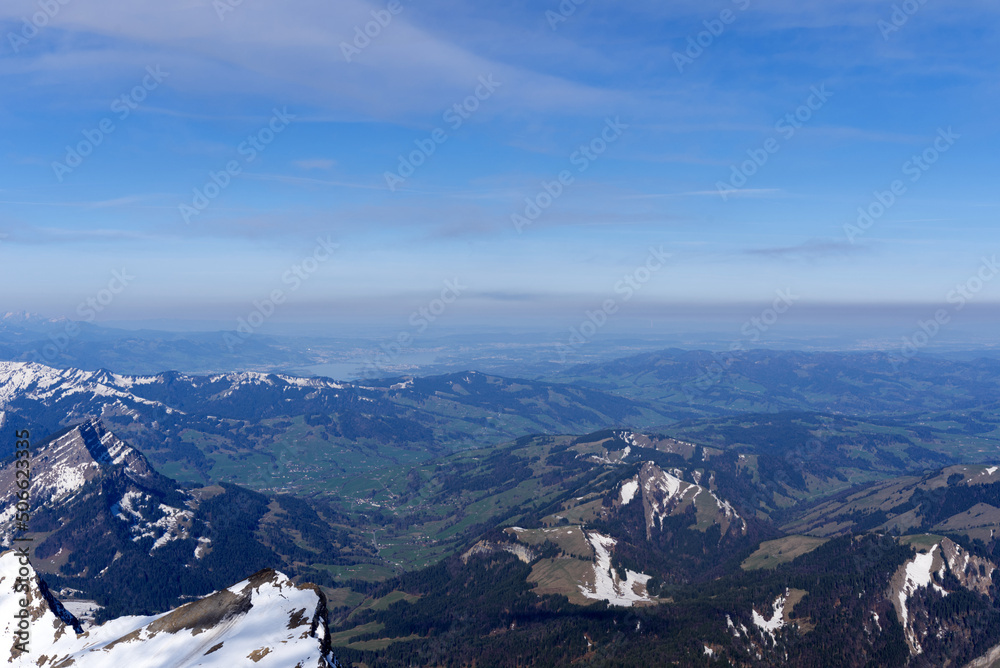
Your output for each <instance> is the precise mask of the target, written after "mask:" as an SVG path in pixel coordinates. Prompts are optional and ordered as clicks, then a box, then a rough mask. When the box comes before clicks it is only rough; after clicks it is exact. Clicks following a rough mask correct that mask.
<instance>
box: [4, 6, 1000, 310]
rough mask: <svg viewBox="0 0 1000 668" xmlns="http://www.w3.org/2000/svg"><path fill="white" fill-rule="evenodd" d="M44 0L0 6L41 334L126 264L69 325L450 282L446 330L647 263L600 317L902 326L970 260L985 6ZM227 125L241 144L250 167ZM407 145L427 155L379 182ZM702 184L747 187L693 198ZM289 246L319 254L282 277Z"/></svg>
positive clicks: (990, 91) (10, 272)
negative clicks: (330, 247) (810, 313)
mask: <svg viewBox="0 0 1000 668" xmlns="http://www.w3.org/2000/svg"><path fill="white" fill-rule="evenodd" d="M65 2H66V4H64V5H62V4H59V2H58V0H52V2H51V6H50V8H49V11H50V13H54V16H52V17H51V18H48V17H45V16H43V15H41V14H39V12H42V11H44V5H45V2H44V1H43V2H39V1H38V0H34V1H29V0H26V1H22V0H7V1H6V2H4V3H3V5H2V6H0V30H2V34H3V40H2V43H0V54H2V55H0V82H2V86H3V90H4V95H3V96H2V97H0V123H2V127H3V128H4V132H3V133H2V135H0V154H2V156H3V161H2V166H0V170H2V171H0V233H2V234H4V235H6V236H4V237H3V238H2V239H0V258H2V262H0V279H2V281H3V285H4V288H5V289H4V301H5V305H4V308H5V309H8V310H11V309H29V310H32V311H40V312H42V313H45V314H47V315H51V316H57V315H68V316H71V317H73V315H74V313H75V312H76V311H77V307H78V305H79V304H80V303H81V302H82V301H83V300H85V299H86V298H87V297H89V296H92V295H94V294H96V293H97V292H98V291H99V290H101V289H102V288H103V287H104V286H106V285H107V283H108V281H109V280H110V279H111V276H112V275H111V272H112V271H113V270H120V269H122V268H126V269H127V270H128V271H129V272H131V273H132V274H134V275H135V280H134V281H133V282H132V283H130V285H129V286H128V287H127V289H126V290H124V291H123V292H122V293H121V294H120V295H118V296H117V297H116V299H115V301H114V303H113V304H111V305H109V306H108V307H107V309H106V310H104V311H102V312H101V314H100V317H99V319H108V320H129V319H146V318H181V319H202V320H204V319H216V320H219V321H230V320H232V319H234V318H236V317H238V316H239V315H240V314H245V313H246V312H247V310H248V308H250V306H251V304H252V303H253V300H260V299H262V298H265V297H266V296H267V295H269V294H271V292H273V291H274V290H275V289H280V290H284V291H285V293H286V297H287V300H286V302H285V303H284V304H283V305H282V306H281V309H280V311H281V313H280V317H281V318H282V319H285V320H288V321H295V320H296V319H311V320H324V319H326V320H330V321H334V322H336V321H345V322H346V321H364V320H366V319H371V320H377V319H385V320H388V321H393V320H402V321H405V319H406V316H407V315H408V314H409V313H410V312H411V311H412V310H413V308H415V307H417V306H419V305H421V304H426V303H428V302H429V300H431V299H433V298H434V297H435V296H436V295H438V294H439V293H440V292H441V290H442V287H443V285H444V282H445V281H446V280H451V279H455V278H458V279H459V280H460V281H461V283H462V284H463V285H465V286H467V287H466V289H465V290H464V292H463V295H462V297H461V299H460V300H459V302H458V303H457V304H456V305H454V306H453V307H452V308H453V313H452V314H451V316H452V317H453V318H455V322H460V321H461V320H462V319H463V318H465V319H468V320H469V321H472V320H476V319H478V320H479V321H485V322H490V321H493V322H497V323H500V322H502V323H505V324H511V323H516V322H519V321H521V320H523V319H531V318H536V319H541V320H547V321H551V322H552V323H554V324H555V325H558V326H561V325H562V324H566V323H572V322H574V321H576V320H579V316H580V314H581V313H583V312H584V311H585V310H586V309H589V308H592V307H593V305H595V304H600V303H601V301H602V300H603V299H606V298H608V297H614V296H615V294H616V293H615V286H616V284H617V283H618V282H619V281H620V280H621V279H622V277H623V276H626V275H630V274H632V273H633V272H634V271H635V270H636V269H637V268H638V267H640V266H641V265H642V264H643V263H644V262H645V261H646V259H647V256H648V255H649V252H650V251H649V249H650V248H651V247H653V248H661V247H662V248H663V249H665V250H666V251H667V252H669V253H671V260H670V262H669V263H668V264H667V266H665V267H663V268H662V269H660V270H658V271H656V272H655V273H654V274H653V275H652V276H651V278H650V280H648V282H646V283H644V284H643V285H642V289H641V290H639V291H637V292H636V293H635V295H634V299H632V300H631V303H629V304H628V305H627V307H628V309H632V310H633V313H634V314H635V315H637V316H641V317H646V316H647V315H648V316H650V317H652V316H654V315H656V316H657V317H663V318H669V314H670V313H671V312H672V311H671V309H680V308H681V307H682V306H683V307H684V308H687V309H688V310H690V308H692V307H705V308H710V307H711V308H714V307H717V306H719V307H721V306H723V305H759V304H767V303H770V302H771V301H772V300H773V299H774V295H775V292H776V291H777V290H783V289H791V290H792V291H793V292H794V293H796V294H797V295H798V296H799V297H800V302H799V303H800V304H801V305H809V306H810V307H821V306H823V305H831V304H836V305H844V304H847V305H869V307H870V306H871V305H879V304H899V303H902V304H918V305H927V306H928V307H933V306H934V305H936V304H942V303H945V302H946V298H947V295H948V294H949V291H950V290H952V288H953V287H954V286H955V285H956V284H958V283H962V282H965V281H966V280H967V279H969V277H970V276H973V275H974V274H975V273H976V272H977V270H978V268H979V267H980V265H981V262H982V258H983V256H987V257H990V256H992V255H993V254H994V253H996V252H997V251H998V250H1000V249H998V248H997V244H996V243H995V239H996V237H997V235H996V232H995V230H996V221H997V214H998V213H1000V195H998V193H1000V188H998V187H997V167H996V165H997V162H996V156H997V154H998V148H1000V141H998V133H997V128H998V124H997V122H996V109H997V107H998V102H1000V87H998V75H997V72H1000V66H998V65H1000V63H998V60H1000V57H998V54H1000V49H998V48H997V46H998V40H997V35H998V18H1000V7H998V6H997V5H996V4H995V3H991V2H987V1H982V2H977V1H972V0H964V1H963V0H954V1H951V2H948V3H944V2H942V1H940V0H926V2H925V3H924V4H923V5H920V4H919V3H918V2H916V0H912V3H913V4H912V6H908V8H909V9H910V10H911V11H912V10H914V9H915V10H916V11H913V13H912V15H909V14H906V13H897V15H896V17H895V18H896V24H892V23H891V22H892V21H893V13H894V4H893V3H892V2H869V1H862V0H825V1H822V2H821V1H819V0H814V1H809V0H805V1H795V2H793V1H791V0H788V1H785V0H772V1H771V2H764V1H763V0H738V1H736V2H732V1H730V0H721V1H717V2H694V1H687V0H680V1H677V2H670V3H659V2H644V1H632V2H617V3H608V2H602V1H600V0H586V1H585V2H582V3H581V4H580V5H576V4H575V3H574V2H573V1H572V0H566V2H564V3H563V6H564V8H570V7H572V8H574V10H573V11H572V13H569V12H568V11H566V12H564V14H559V12H560V5H559V3H558V2H556V1H554V0H553V1H551V2H509V3H500V4H496V5H494V4H492V3H471V2H454V1H452V2H437V1H434V0H429V1H422V2H409V1H404V0H400V2H399V3H398V4H397V5H393V6H392V7H390V3H388V2H373V3H366V2H360V1H358V0H346V1H342V0H338V1H337V2H329V1H322V2H321V1H319V0H290V1H288V2H280V3H279V2H272V1H265V0H244V1H243V2H242V3H240V4H239V5H236V6H230V2H231V0H217V1H216V2H212V1H207V0H184V1H183V2H179V1H171V2H163V1H162V0H157V1H154V0H102V2H100V3H94V2H87V1H86V0H65ZM223 3H226V4H223ZM896 6H897V7H901V5H900V4H897V5H896ZM53 7H56V8H57V9H56V10H55V11H53V10H52V8H53ZM390 9H395V10H396V13H394V14H393V13H392V12H390ZM900 11H902V9H900ZM372 12H376V14H375V15H374V17H373V14H372ZM551 12H555V14H553V13H551ZM554 16H558V17H559V19H565V20H557V19H554V18H553V17H554ZM32 17H35V18H32ZM386 17H389V18H388V19H387V18H386ZM378 18H381V19H382V22H383V23H385V25H380V26H378V29H377V31H376V30H375V27H374V26H369V29H370V30H371V31H372V32H377V33H378V34H377V35H376V36H375V37H373V38H371V39H370V42H369V43H367V44H366V43H365V42H364V41H359V42H358V43H357V45H355V48H356V49H357V50H356V51H351V50H350V49H349V51H351V53H349V56H350V62H348V59H347V57H345V49H344V47H343V44H344V43H348V44H350V43H352V42H353V40H354V39H355V37H356V29H360V30H362V31H363V30H364V29H365V26H366V24H367V23H369V22H371V21H373V20H376V19H378ZM904 18H905V21H904V20H903V19H904ZM43 19H44V20H43ZM25 21H27V24H26V23H25ZM880 21H882V22H883V23H881V24H880ZM706 22H707V23H706ZM886 22H889V23H886ZM32 23H34V24H42V23H45V25H42V26H41V27H37V26H35V25H31V26H30V27H29V26H28V24H32ZM553 26H554V27H553ZM887 26H891V29H890V28H889V27H887ZM34 27H37V34H36V32H35V31H33V30H32V28H34ZM712 32H715V33H717V34H712ZM29 35H30V37H29ZM698 40H700V41H701V42H702V44H703V45H705V46H703V47H699V48H700V49H701V50H700V52H699V51H698V49H697V48H695V47H691V46H690V45H691V44H692V43H696V42H697V41H698ZM358 45H360V46H358ZM678 54H686V59H685V58H681V57H680V56H678ZM692 56H694V57H692ZM678 63H680V66H678ZM150 71H152V72H154V73H156V76H153V75H152V74H149V72H150ZM484 80H485V81H488V82H492V83H491V84H490V85H489V86H485V87H484V85H483V84H482V83H481V81H484ZM144 84H145V88H143V85H144ZM137 87H138V88H137ZM477 90H478V93H479V98H480V99H476V98H475V96H476V94H477ZM815 91H821V93H822V94H821V95H819V96H818V97H817V95H816V93H815ZM122 96H126V100H124V101H122V100H121V98H122ZM470 96H472V97H470ZM140 98H141V100H140ZM115 100H119V102H118V103H117V104H115V103H114V101H115ZM463 102H464V103H465V104H466V108H467V109H470V108H474V111H465V112H463V113H464V115H465V116H467V118H461V124H460V126H458V127H456V125H457V123H456V121H455V119H456V118H457V116H456V115H455V113H454V112H452V113H451V114H448V110H449V109H453V108H454V105H455V104H463ZM113 104H114V106H113ZM810 104H811V105H812V108H809V105H810ZM803 105H806V106H803ZM132 107H134V108H132ZM126 110H127V111H128V114H127V116H125V111H126ZM276 113H277V114H278V116H277V118H278V119H284V120H278V121H277V122H275V118H276V117H275V114H276ZM796 113H799V118H800V119H802V118H805V119H806V120H800V121H798V122H797V127H794V126H792V125H791V124H790V123H789V122H788V121H784V124H783V125H782V126H780V128H779V127H778V126H777V125H776V124H778V123H779V121H781V120H782V119H784V118H786V116H787V115H789V114H792V115H793V116H794V114H796ZM292 117H294V118H292ZM102 122H104V124H105V125H104V127H105V128H108V127H110V126H109V125H108V123H110V124H111V125H113V127H114V129H113V131H112V132H110V133H105V132H103V131H102V130H101V127H102V126H101V124H102ZM609 122H610V123H611V124H612V125H615V126H616V127H617V128H618V129H617V130H615V131H613V132H606V130H605V129H606V128H608V127H609V125H608V124H609ZM269 125H270V126H271V128H275V127H278V128H280V132H277V133H275V134H273V136H271V137H269V136H268V128H269ZM625 126H627V127H625ZM789 128H791V129H792V130H794V132H792V131H791V130H789ZM436 130H437V135H436V136H437V137H438V138H439V139H441V138H445V139H446V140H445V141H444V142H443V143H437V142H434V140H433V137H434V136H435V134H434V133H435V131H436ZM262 132H263V135H261V133H262ZM85 133H88V134H85ZM602 133H604V134H605V137H604V139H608V138H610V139H611V141H607V142H604V139H600V138H601V135H602ZM616 133H617V134H616ZM942 133H943V134H942ZM88 136H89V137H90V139H88V138H87V137H88ZM252 136H256V137H258V142H261V141H263V140H265V139H269V138H270V139H273V141H271V142H270V143H268V144H266V145H264V144H263V143H261V144H260V146H262V147H263V148H262V150H259V151H256V154H255V155H254V159H253V160H252V161H250V160H248V157H249V155H250V154H251V151H250V150H249V149H247V146H248V144H244V142H247V141H248V138H249V137H252ZM942 136H945V137H950V139H948V140H947V141H944V140H938V138H939V137H942ZM96 137H99V138H100V143H99V144H98V145H95V146H93V150H92V152H90V154H89V155H87V156H86V157H85V158H83V159H82V161H81V163H80V164H79V165H78V166H75V167H73V168H72V169H71V170H67V169H64V168H60V167H54V166H53V163H57V162H58V163H63V164H67V163H66V161H67V147H78V146H79V144H80V143H81V142H84V143H85V144H86V143H88V142H89V143H96V141H95V138H96ZM936 140H937V141H938V145H937V148H936V149H935V148H933V147H934V146H935V141H936ZM418 142H423V144H424V145H425V146H427V145H428V142H430V143H431V144H433V145H434V152H433V154H430V155H426V156H418V159H419V158H420V157H423V158H424V160H423V164H422V165H421V166H419V167H418V168H416V169H415V170H414V171H413V173H412V175H409V176H407V178H405V180H403V181H402V182H396V183H395V186H396V187H395V189H390V188H389V187H388V186H387V179H386V173H387V172H393V171H396V170H398V167H399V163H400V161H399V157H400V156H404V157H405V156H409V155H410V154H411V153H412V152H413V151H415V150H418V144H417V143H418ZM591 142H596V143H595V144H594V147H596V148H601V147H602V142H604V151H603V153H600V154H599V155H598V154H596V153H592V156H593V159H592V160H591V159H589V158H586V159H581V157H580V156H581V155H583V154H581V153H578V151H579V150H580V147H581V146H586V145H589V144H591ZM241 146H243V148H244V151H243V152H241V150H240V148H241ZM87 148H88V147H87V146H84V147H83V150H84V151H86V150H87ZM944 148H947V150H944V151H943V152H942V150H939V149H944ZM925 151H929V153H928V155H929V156H931V157H934V156H936V161H935V162H934V164H932V165H926V170H925V169H923V168H920V167H917V168H916V170H914V163H912V162H909V161H911V160H912V158H913V157H914V156H918V157H919V156H920V155H921V154H923V153H924V152H925ZM753 155H756V156H757V157H758V162H763V163H764V164H762V165H756V166H755V165H752V164H749V163H747V161H748V160H751V159H752V156H753ZM762 156H764V157H766V161H763V160H762ZM745 163H747V164H746V165H745ZM227 164H228V165H230V166H235V169H234V170H233V172H234V174H233V175H232V176H228V177H219V178H220V179H222V180H223V181H226V180H228V181H229V183H228V185H226V187H224V188H220V189H219V192H218V194H217V196H215V197H214V198H212V199H211V201H210V203H209V204H208V206H207V207H205V208H204V210H202V211H200V212H198V213H197V214H193V215H188V216H186V218H187V220H186V219H185V216H184V215H183V211H182V210H181V205H188V206H191V205H193V204H194V203H195V202H196V201H197V200H196V197H197V196H196V194H195V189H199V190H201V191H204V189H205V187H206V185H208V184H210V183H211V175H212V174H213V173H215V174H216V175H218V174H219V173H220V172H224V171H225V170H226V168H227ZM67 166H68V165H67ZM584 166H585V168H583V167H584ZM754 167H756V168H755V169H754ZM734 169H736V170H737V171H741V170H742V171H743V172H744V175H746V174H747V173H749V172H751V171H752V172H753V173H752V174H750V175H749V176H746V182H745V183H743V182H742V181H740V179H739V178H738V177H737V179H736V181H738V182H739V183H740V184H741V185H740V187H739V188H738V189H737V190H736V191H735V192H728V193H727V195H726V197H725V198H723V197H722V196H720V194H719V184H720V183H722V182H729V181H730V179H731V178H732V176H733V173H734V171H733V170H734ZM561 172H568V173H569V175H570V176H571V177H572V182H571V183H569V185H566V186H565V187H564V188H563V189H562V192H561V193H560V194H559V196H558V197H556V198H555V199H554V201H552V203H551V205H550V206H548V207H547V208H546V209H545V210H544V211H542V212H541V215H539V216H538V217H537V219H536V220H534V221H532V222H531V224H530V225H527V226H522V228H521V229H520V231H519V230H518V229H516V226H515V225H514V224H513V223H512V220H511V216H512V215H513V214H522V215H523V214H524V212H525V208H526V206H527V204H526V202H525V198H530V199H536V198H537V197H538V196H539V195H540V194H541V193H543V192H544V184H545V183H549V184H550V188H551V187H552V186H551V183H552V182H554V181H558V179H559V175H560V173H561ZM917 173H919V175H920V177H919V180H916V181H914V180H912V179H913V178H914V176H915V175H916V174H917ZM897 180H898V181H900V183H901V184H902V186H903V189H902V190H901V191H900V192H901V194H900V195H899V196H898V197H896V198H895V201H894V202H893V203H892V204H891V205H890V206H888V207H886V208H885V211H884V213H882V214H881V215H880V216H878V217H876V218H875V219H874V220H873V224H872V225H871V226H870V227H868V228H867V229H864V230H861V231H860V233H858V230H857V229H855V233H854V234H852V233H850V228H848V230H846V231H845V226H850V225H851V224H852V223H855V221H856V220H857V218H858V213H857V212H858V208H859V207H863V208H866V209H867V208H870V207H871V206H872V205H873V203H875V202H877V195H876V192H881V193H885V192H887V191H890V192H891V188H892V183H893V181H897ZM731 184H732V183H731ZM209 189H210V191H211V190H212V187H211V186H209ZM883 197H885V195H883ZM542 201H546V200H545V197H544V196H543V197H542ZM886 201H888V200H886ZM874 210H875V211H878V207H877V206H876V207H875V209H874ZM189 214H190V211H189ZM317 238H324V239H330V240H332V241H333V242H335V243H337V244H339V246H338V250H337V252H336V253H335V254H334V256H333V257H332V258H331V259H330V260H329V261H327V262H323V263H321V264H320V265H319V266H318V269H316V271H315V272H313V273H311V274H309V275H308V280H305V281H302V282H301V285H300V287H298V288H296V289H295V290H290V289H289V288H290V284H289V283H287V282H284V281H283V279H282V277H283V276H284V275H285V274H286V273H287V272H288V270H289V268H290V267H293V266H295V265H297V264H298V263H300V262H302V260H303V259H304V258H307V257H309V256H310V255H311V254H312V253H313V251H314V248H315V247H316V245H317ZM996 283H997V284H1000V281H997V282H996ZM998 290H1000V285H994V284H992V283H988V284H986V285H985V286H984V287H983V289H982V290H981V291H980V292H978V293H977V294H976V300H977V301H978V302H979V303H982V304H988V303H992V302H995V301H996V300H997V297H998V295H1000V292H998ZM741 308H743V307H741ZM918 308H923V307H922V306H920V307H918ZM626 310H627V309H626ZM744 311H746V308H744ZM751 311H752V309H751ZM907 317H909V316H907Z"/></svg>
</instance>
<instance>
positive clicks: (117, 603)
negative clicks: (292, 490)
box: [0, 421, 374, 616]
mask: <svg viewBox="0 0 1000 668" xmlns="http://www.w3.org/2000/svg"><path fill="white" fill-rule="evenodd" d="M32 464H33V476H34V482H33V485H32V516H31V519H30V522H29V524H28V527H27V532H23V531H20V530H18V527H17V526H15V525H13V524H11V522H10V519H11V516H12V513H13V509H14V507H15V505H14V503H12V495H13V490H16V489H17V488H16V487H15V486H13V485H12V484H10V483H11V481H12V479H13V476H14V466H13V465H11V464H5V465H4V466H2V467H0V484H3V485H4V486H3V487H2V490H3V493H2V495H0V503H3V504H4V505H3V508H4V510H3V511H2V515H0V521H2V522H3V523H2V525H0V543H2V544H3V545H4V546H8V547H9V546H11V545H13V542H12V539H13V538H14V536H15V535H21V533H24V535H26V536H27V537H29V538H31V539H32V540H33V541H34V542H33V545H34V551H33V554H34V558H35V566H36V567H37V568H38V569H39V570H41V571H42V572H45V573H47V574H50V576H51V578H50V579H51V582H52V583H53V584H54V585H58V586H59V587H61V588H70V589H74V590H77V591H79V592H81V593H82V594H84V595H85V596H86V597H88V598H92V599H95V600H97V601H98V602H99V603H100V604H101V605H102V606H104V610H102V611H101V613H100V614H101V616H107V615H120V614H137V613H141V614H149V613H152V612H157V611H160V610H164V609H167V608H169V607H171V606H174V605H176V604H177V603H178V601H179V600H181V599H182V598H183V597H190V596H198V595H203V594H205V593H207V592H209V591H212V590H213V589H217V588H219V587H221V586H224V585H225V584H226V583H228V582H232V581H233V580H234V579H236V578H238V577H240V576H242V575H243V574H245V573H248V572H253V571H257V570H260V569H261V568H266V567H281V568H283V569H287V570H289V571H290V572H292V573H295V574H310V575H316V576H320V574H319V573H315V572H314V571H312V570H311V569H310V567H309V565H310V564H312V563H315V562H318V561H321V560H322V559H325V560H326V561H327V562H337V561H338V560H340V561H342V562H346V563H352V562H355V561H357V560H373V557H374V552H373V550H372V548H371V547H370V545H369V542H368V541H367V540H365V539H364V538H363V537H362V536H361V535H360V532H359V531H357V530H355V529H352V528H350V527H349V526H345V525H343V524H341V525H338V524H337V523H338V521H340V520H342V519H345V518H341V517H340V516H339V515H338V514H337V513H336V511H334V510H333V509H331V508H330V507H329V506H328V505H326V504H324V503H323V502H321V501H315V502H312V503H308V502H305V501H302V500H298V499H294V498H291V497H287V496H280V497H268V496H265V495H262V494H258V493H256V492H252V491H250V490H246V489H242V488H240V487H237V486H234V485H228V484H226V485H212V486H208V487H184V486H181V485H179V484H178V483H176V482H175V481H173V480H171V479H169V478H166V477H165V476H162V475H160V474H159V473H157V472H156V471H155V470H153V468H152V467H151V466H150V464H149V463H148V462H147V461H146V459H145V457H143V455H142V454H141V453H139V452H138V451H137V450H135V449H133V448H131V447H130V446H128V445H127V444H125V443H124V442H123V441H122V440H121V439H119V438H118V437H117V436H115V435H114V434H113V433H112V432H110V431H109V430H108V429H107V428H106V426H105V425H104V424H103V423H101V422H99V421H88V422H85V423H83V424H81V425H78V426H76V427H74V428H72V429H69V430H66V431H65V432H63V433H60V434H57V435H56V436H54V437H52V438H51V439H50V440H49V441H47V442H42V443H38V444H37V445H36V446H35V448H34V452H33V457H32ZM8 509H9V510H8ZM289 537H293V540H289ZM320 580H321V581H327V580H329V576H328V575H326V576H325V578H323V577H320Z"/></svg>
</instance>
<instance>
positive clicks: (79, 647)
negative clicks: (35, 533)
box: [0, 552, 337, 668]
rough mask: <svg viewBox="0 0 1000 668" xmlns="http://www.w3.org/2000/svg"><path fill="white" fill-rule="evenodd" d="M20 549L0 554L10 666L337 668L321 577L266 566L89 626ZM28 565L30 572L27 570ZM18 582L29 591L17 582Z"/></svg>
mask: <svg viewBox="0 0 1000 668" xmlns="http://www.w3.org/2000/svg"><path fill="white" fill-rule="evenodd" d="M22 561H24V560H23V559H19V558H18V555H17V554H16V553H15V552H7V553H4V554H3V555H0V614H2V616H3V617H2V620H0V624H2V625H3V626H0V632H2V640H0V642H2V647H3V649H2V651H3V653H4V656H3V657H2V659H3V660H6V661H7V663H8V665H13V666H24V667H25V668H27V667H28V666H33V667H36V668H45V667H54V666H59V667H60V668H63V667H67V666H73V667H74V668H91V667H93V668H104V667H106V666H130V667H134V668H154V667H157V668H158V667H163V668H167V667H169V668H187V667H191V668H193V667H194V666H205V667H211V666H220V667H225V668H230V667H231V666H245V665H256V666H260V667H261V668H291V667H292V666H296V667H301V668H333V667H334V666H336V665H337V664H336V661H335V660H334V659H333V657H332V656H331V655H330V653H329V650H330V646H329V636H328V633H327V627H326V600H325V598H324V597H323V595H322V593H321V592H320V591H319V589H318V588H317V587H315V586H314V585H300V586H297V585H295V584H294V583H292V581H291V580H289V579H288V578H287V577H286V576H284V575H282V574H281V573H278V572H276V571H273V570H263V571H260V572H258V573H256V574H254V575H253V576H251V577H250V578H248V579H247V580H244V581H243V582H240V583H239V584H236V585H234V586H232V587H229V588H228V589H224V590H222V591H218V592H215V593H214V594H211V595H209V596H206V597H204V598H202V599H199V600H197V601H193V602H191V603H188V604H186V605H183V606H181V607H179V608H177V609H175V610H172V611H170V612H167V613H164V614H161V615H156V616H153V617H123V618H120V619H116V620H112V621H110V622H107V623H106V624H103V625H101V626H97V627H92V628H90V629H88V630H87V632H86V633H79V631H80V627H79V623H78V622H76V620H75V618H73V616H72V615H70V614H69V613H68V612H66V610H65V609H64V608H62V605H61V604H59V602H58V601H56V600H55V599H54V598H53V597H52V596H51V595H50V594H48V592H47V589H46V587H45V584H44V582H43V581H42V580H40V579H39V578H38V576H37V575H36V574H35V572H34V570H33V569H32V568H31V566H30V565H27V566H25V565H24V564H22ZM22 568H26V569H27V572H28V574H27V575H23V574H22V573H23V571H22ZM15 585H18V588H19V589H21V590H23V591H15ZM22 598H25V599H26V600H27V602H28V607H27V611H28V612H27V614H28V617H29V620H30V621H29V624H30V640H29V642H28V651H27V652H23V651H21V650H20V649H19V648H18V647H17V644H16V643H17V642H18V638H17V636H16V635H15V633H16V631H17V627H16V624H17V621H16V618H15V615H16V614H17V613H18V610H20V603H21V599H22Z"/></svg>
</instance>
